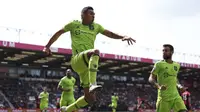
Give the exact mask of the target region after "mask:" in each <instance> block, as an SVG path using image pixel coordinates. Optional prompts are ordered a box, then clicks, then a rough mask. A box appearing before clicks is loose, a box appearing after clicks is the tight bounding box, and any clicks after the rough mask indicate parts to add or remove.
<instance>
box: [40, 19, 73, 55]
mask: <svg viewBox="0 0 200 112" xmlns="http://www.w3.org/2000/svg"><path fill="white" fill-rule="evenodd" d="M72 27H73V22H70V23H68V24H67V25H65V26H64V28H62V29H60V30H58V31H57V32H56V33H55V34H54V35H53V36H52V37H51V39H50V40H49V42H48V43H47V45H46V46H45V48H44V50H43V51H44V52H46V53H47V54H51V50H50V49H49V48H50V46H51V45H52V44H53V43H54V42H55V41H56V40H57V39H58V38H59V37H60V36H61V35H62V34H63V33H65V32H68V31H71V29H72Z"/></svg>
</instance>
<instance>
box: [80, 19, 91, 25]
mask: <svg viewBox="0 0 200 112" xmlns="http://www.w3.org/2000/svg"><path fill="white" fill-rule="evenodd" d="M82 24H83V25H86V26H89V25H91V24H92V23H88V22H86V21H84V20H82Z"/></svg>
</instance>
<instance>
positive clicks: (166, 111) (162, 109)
mask: <svg viewBox="0 0 200 112" xmlns="http://www.w3.org/2000/svg"><path fill="white" fill-rule="evenodd" d="M170 110H171V106H170V102H167V101H162V100H157V102H156V112H170Z"/></svg>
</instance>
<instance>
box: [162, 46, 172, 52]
mask: <svg viewBox="0 0 200 112" xmlns="http://www.w3.org/2000/svg"><path fill="white" fill-rule="evenodd" d="M163 47H169V49H170V51H172V52H174V47H173V46H172V45H171V44H164V45H163Z"/></svg>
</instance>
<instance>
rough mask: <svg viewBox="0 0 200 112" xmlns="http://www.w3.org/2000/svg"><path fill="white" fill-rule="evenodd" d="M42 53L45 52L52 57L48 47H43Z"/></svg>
mask: <svg viewBox="0 0 200 112" xmlns="http://www.w3.org/2000/svg"><path fill="white" fill-rule="evenodd" d="M43 52H45V53H46V54H47V55H52V52H51V50H50V48H48V47H44V49H43Z"/></svg>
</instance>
